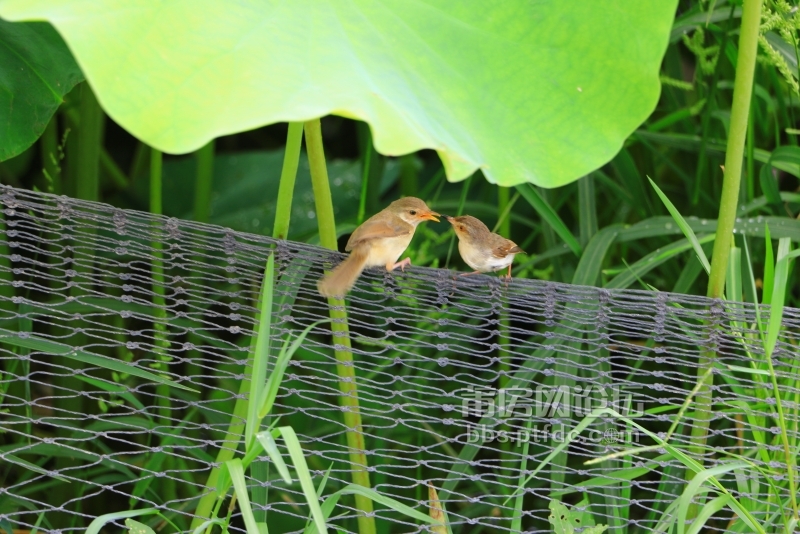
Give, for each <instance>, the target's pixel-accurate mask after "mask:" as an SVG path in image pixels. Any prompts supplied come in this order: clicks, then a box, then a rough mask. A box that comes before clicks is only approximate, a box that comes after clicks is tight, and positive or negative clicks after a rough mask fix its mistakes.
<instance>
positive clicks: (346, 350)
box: [305, 119, 375, 534]
mask: <svg viewBox="0 0 800 534" xmlns="http://www.w3.org/2000/svg"><path fill="white" fill-rule="evenodd" d="M305 135H306V150H307V152H308V162H309V168H310V170H311V185H312V188H313V190H314V203H315V206H316V210H317V221H319V241H320V244H321V245H322V246H323V247H325V248H329V249H331V250H337V248H338V247H337V243H336V223H335V221H334V217H333V201H332V199H331V188H330V183H329V182H328V170H327V168H326V167H325V152H324V149H323V147H322V129H321V127H320V121H319V119H314V120H311V121H308V122H306V123H305ZM328 306H329V309H330V317H331V320H332V323H333V324H332V327H331V330H332V331H333V342H334V344H336V345H337V346H339V347H342V348H341V349H337V350H336V351H335V355H336V372H337V374H338V375H339V391H340V392H341V393H342V394H341V395H340V396H339V403H340V404H341V405H342V407H343V408H344V423H345V426H346V427H347V446H348V448H349V449H350V463H351V464H352V468H353V471H352V478H353V483H355V484H359V485H361V486H364V487H366V488H369V487H370V482H369V472H368V471H367V457H366V455H365V453H364V451H365V444H364V431H363V427H362V424H361V412H360V410H359V403H358V387H357V385H356V374H355V366H354V365H353V353H352V349H351V347H352V345H351V343H350V330H349V327H348V324H347V311H346V308H345V305H344V301H343V300H341V299H334V298H331V299H328ZM355 501H356V508H357V509H358V510H360V511H361V514H359V516H358V531H359V533H360V534H375V518H374V517H373V516H372V501H371V500H369V499H368V498H366V497H363V496H360V495H356V496H355Z"/></svg>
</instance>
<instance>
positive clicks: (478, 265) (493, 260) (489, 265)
mask: <svg viewBox="0 0 800 534" xmlns="http://www.w3.org/2000/svg"><path fill="white" fill-rule="evenodd" d="M462 243H463V241H459V242H458V251H459V252H460V253H461V258H462V259H463V260H464V263H466V264H467V265H469V266H470V267H472V268H473V269H475V270H476V271H480V272H482V273H486V272H489V271H499V270H500V269H504V268H506V267H508V266H509V265H511V263H512V262H513V261H514V256H515V254H508V255H507V256H506V257H505V258H498V257H496V256H495V255H494V254H492V253H491V252H487V251H481V250H480V249H479V248H478V247H468V246H462Z"/></svg>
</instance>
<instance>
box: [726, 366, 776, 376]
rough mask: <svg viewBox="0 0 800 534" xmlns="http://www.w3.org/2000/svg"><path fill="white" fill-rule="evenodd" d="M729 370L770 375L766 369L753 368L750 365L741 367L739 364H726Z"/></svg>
mask: <svg viewBox="0 0 800 534" xmlns="http://www.w3.org/2000/svg"><path fill="white" fill-rule="evenodd" d="M725 367H727V368H728V369H730V370H731V371H735V372H739V373H749V374H751V375H763V376H771V374H770V372H769V371H768V370H766V369H753V368H752V367H742V366H740V365H726V366H725Z"/></svg>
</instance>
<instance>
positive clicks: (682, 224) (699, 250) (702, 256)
mask: <svg viewBox="0 0 800 534" xmlns="http://www.w3.org/2000/svg"><path fill="white" fill-rule="evenodd" d="M647 179H648V180H650V185H652V186H653V189H655V190H656V193H657V194H658V196H659V198H660V199H661V202H663V203H664V206H666V207H667V210H668V211H669V213H670V215H672V218H673V219H675V222H676V223H677V224H678V227H679V228H680V229H681V231H682V232H683V235H685V236H686V239H688V240H689V242H690V243H691V244H692V248H693V249H694V252H695V254H697V259H699V260H700V263H701V264H702V265H703V269H705V270H706V273H710V272H711V264H710V263H708V258H706V253H705V252H704V251H703V247H701V246H700V242H699V241H698V240H697V236H696V235H695V233H694V231H692V228H691V227H690V226H689V225H688V224H687V223H686V220H685V219H684V218H683V216H682V215H681V214H680V212H679V211H678V209H677V208H676V207H675V205H674V204H672V202H670V200H669V198H667V195H665V194H664V193H663V192H662V191H661V189H659V187H658V186H657V185H656V183H655V182H654V181H653V180H652V179H651V178H650V177H649V176H648V177H647Z"/></svg>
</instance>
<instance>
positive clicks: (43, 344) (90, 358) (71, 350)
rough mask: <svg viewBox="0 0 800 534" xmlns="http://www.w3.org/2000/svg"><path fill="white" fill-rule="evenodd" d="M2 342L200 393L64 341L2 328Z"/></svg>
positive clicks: (0, 329) (0, 331)
mask: <svg viewBox="0 0 800 534" xmlns="http://www.w3.org/2000/svg"><path fill="white" fill-rule="evenodd" d="M0 343H6V344H8V345H12V346H14V347H24V348H27V349H31V350H35V351H39V352H45V353H48V354H55V355H57V356H64V357H66V358H70V359H72V360H76V361H79V362H83V363H88V364H89V365H94V366H97V367H102V368H104V369H108V370H110V371H116V372H118V373H126V374H129V375H134V376H138V377H139V378H143V379H145V380H150V381H152V382H155V383H157V384H164V385H167V386H172V387H175V388H179V389H185V390H186V391H191V392H192V393H200V392H199V391H197V390H196V389H192V388H189V387H186V386H184V385H182V384H178V383H177V382H173V381H172V380H169V379H168V378H163V377H161V376H158V375H156V374H153V373H151V372H149V371H145V370H144V369H141V368H139V367H137V366H135V365H129V364H127V363H125V362H121V361H119V360H115V359H114V358H109V357H108V356H100V355H99V354H92V353H91V352H86V351H85V350H80V349H76V348H75V347H72V346H70V345H65V344H64V343H58V342H57V341H50V340H48V339H42V338H40V337H37V336H28V337H20V336H19V334H18V333H17V332H13V331H11V330H6V329H5V328H0Z"/></svg>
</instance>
